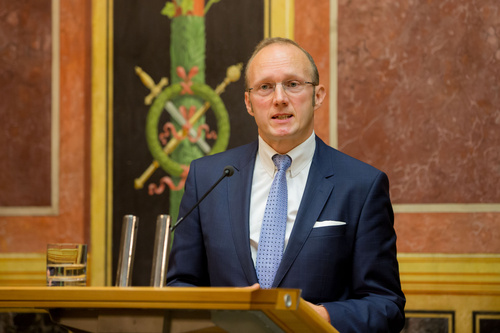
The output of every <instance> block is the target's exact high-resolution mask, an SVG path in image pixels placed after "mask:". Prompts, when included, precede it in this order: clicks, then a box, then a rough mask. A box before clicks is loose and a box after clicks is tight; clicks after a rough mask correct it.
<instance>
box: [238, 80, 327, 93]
mask: <svg viewBox="0 0 500 333" xmlns="http://www.w3.org/2000/svg"><path fill="white" fill-rule="evenodd" d="M290 81H297V82H302V81H300V80H293V79H292V80H285V81H281V82H273V85H274V88H273V90H272V93H273V94H274V92H275V91H276V87H277V86H278V83H279V84H281V88H283V91H284V92H285V93H286V94H287V95H288V93H287V90H286V88H285V86H284V85H283V83H285V82H290ZM269 84H270V83H269ZM301 84H310V85H312V86H313V87H316V86H318V85H319V83H316V82H311V81H303V82H302V83H301ZM253 89H254V87H252V88H247V89H245V91H246V92H248V93H250V92H252V90H253ZM268 96H271V93H270V94H269V95H268ZM261 97H267V96H261Z"/></svg>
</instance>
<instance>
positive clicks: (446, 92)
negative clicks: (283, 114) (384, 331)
mask: <svg viewBox="0 0 500 333" xmlns="http://www.w3.org/2000/svg"><path fill="white" fill-rule="evenodd" d="M338 11H339V17H338V48H339V51H338V76H339V78H338V137H339V138H338V139H339V149H340V150H342V151H344V152H346V153H348V154H350V155H352V156H355V157H357V158H359V159H361V160H364V161H366V162H368V163H370V164H372V165H374V166H376V167H378V168H379V169H381V170H383V171H385V172H387V174H388V175H389V178H390V180H391V196H392V200H393V203H394V204H396V205H398V204H419V205H420V206H419V207H420V208H419V210H420V211H417V212H416V213H415V212H414V213H412V214H406V213H400V214H397V216H396V227H397V230H398V234H399V243H398V246H399V250H400V251H402V252H444V253H499V250H500V245H499V242H498V241H497V240H498V239H499V237H500V226H499V223H498V222H499V219H500V215H499V214H497V213H494V211H495V209H496V210H497V211H498V209H497V208H495V206H494V204H498V203H499V202H500V186H498V185H499V181H498V179H500V148H499V147H500V135H499V133H500V108H499V107H498V105H499V104H500V44H499V39H498V37H499V33H500V6H499V4H498V1H495V0H476V1H470V0H448V1H425V2H422V1H410V0H407V1H397V2H394V1H377V2H373V1H367V0H364V1H355V2H353V1H346V0H340V1H339V2H338ZM428 204H441V205H443V204H444V205H446V204H452V206H449V207H448V208H446V206H443V207H445V208H444V212H442V213H430V212H429V211H427V208H426V205H428ZM457 204H458V205H464V204H472V205H474V204H492V205H491V206H489V207H490V209H491V210H492V211H491V212H490V211H488V208H486V209H485V210H486V212H484V211H480V212H476V211H470V212H468V210H467V208H464V207H467V206H463V207H458V208H460V209H459V210H460V212H461V213H454V211H455V210H456V209H457V206H456V205H457Z"/></svg>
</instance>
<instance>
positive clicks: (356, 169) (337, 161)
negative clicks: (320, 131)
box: [318, 140, 384, 177]
mask: <svg viewBox="0 0 500 333" xmlns="http://www.w3.org/2000/svg"><path fill="white" fill-rule="evenodd" d="M318 146H319V147H320V151H321V152H322V154H325V155H326V156H328V158H329V159H330V161H331V163H332V168H333V169H334V170H335V173H338V172H340V173H345V174H353V173H354V174H357V175H367V176H371V177H373V176H376V175H378V174H380V173H384V172H383V171H381V170H379V169H377V168H375V167H374V166H372V165H370V164H368V163H366V162H363V161H361V160H359V159H357V158H355V157H352V156H350V155H348V154H346V153H344V152H341V151H340V150H337V149H335V148H333V147H330V146H328V145H327V144H326V143H324V142H323V141H321V140H319V142H318Z"/></svg>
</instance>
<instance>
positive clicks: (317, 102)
mask: <svg viewBox="0 0 500 333" xmlns="http://www.w3.org/2000/svg"><path fill="white" fill-rule="evenodd" d="M325 97H326V88H325V86H324V85H322V84H318V85H317V86H316V87H315V92H314V110H317V109H319V107H320V106H321V104H323V101H324V99H325Z"/></svg>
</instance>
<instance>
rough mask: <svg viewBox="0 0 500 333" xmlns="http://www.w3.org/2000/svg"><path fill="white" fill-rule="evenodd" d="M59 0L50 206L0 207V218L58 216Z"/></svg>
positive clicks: (55, 20)
mask: <svg viewBox="0 0 500 333" xmlns="http://www.w3.org/2000/svg"><path fill="white" fill-rule="evenodd" d="M59 1H60V0H52V4H51V14H52V15H51V16H52V28H51V29H52V64H51V65H52V77H51V99H52V100H51V105H52V106H51V131H50V132H51V156H50V160H51V162H50V164H51V167H50V186H51V189H50V190H51V193H50V206H15V207H0V216H51V215H57V214H59V138H60V129H59V102H60V101H59V95H60V89H59V88H60V87H59V67H60V61H59V49H60V47H59V41H60V38H59V36H60V22H59V19H60V15H59V13H60V3H59Z"/></svg>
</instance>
